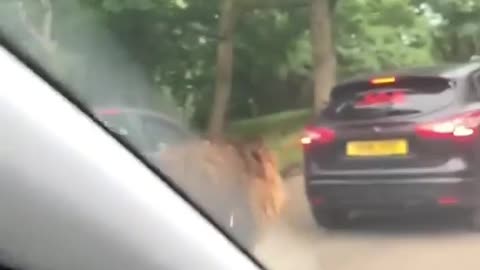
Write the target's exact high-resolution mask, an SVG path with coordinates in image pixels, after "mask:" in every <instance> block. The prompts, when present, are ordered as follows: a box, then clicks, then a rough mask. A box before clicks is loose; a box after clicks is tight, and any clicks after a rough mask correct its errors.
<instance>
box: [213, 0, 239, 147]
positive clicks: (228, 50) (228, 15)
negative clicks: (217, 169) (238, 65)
mask: <svg viewBox="0 0 480 270" xmlns="http://www.w3.org/2000/svg"><path fill="white" fill-rule="evenodd" d="M235 22H236V14H235V0H223V1H222V4H221V10H220V21H219V42H218V47H217V65H216V82H215V97H214V102H213V108H212V111H211V115H210V123H209V126H208V135H209V138H210V139H212V140H219V139H221V138H222V136H223V130H224V126H225V118H226V114H227V108H228V103H229V99H230V93H231V90H232V73H233V35H234V30H235Z"/></svg>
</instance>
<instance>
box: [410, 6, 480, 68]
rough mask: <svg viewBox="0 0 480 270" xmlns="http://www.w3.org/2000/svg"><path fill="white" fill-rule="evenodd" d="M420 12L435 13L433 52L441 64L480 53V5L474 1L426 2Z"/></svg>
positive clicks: (462, 59) (461, 59)
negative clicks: (441, 61) (442, 61)
mask: <svg viewBox="0 0 480 270" xmlns="http://www.w3.org/2000/svg"><path fill="white" fill-rule="evenodd" d="M419 6H420V7H421V11H422V12H423V13H424V14H426V15H430V14H435V15H436V17H437V20H435V21H434V22H435V23H434V31H433V33H434V34H433V38H434V41H435V42H434V44H435V47H434V49H435V53H436V55H437V57H438V58H439V59H441V60H444V61H466V60H468V59H469V58H470V57H471V56H472V55H474V54H478V53H480V24H479V18H480V2H479V1H473V0H438V1H437V0H435V1H433V0H429V1H424V3H423V2H422V4H419Z"/></svg>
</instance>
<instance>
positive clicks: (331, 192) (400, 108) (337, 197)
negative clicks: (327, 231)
mask: <svg viewBox="0 0 480 270" xmlns="http://www.w3.org/2000/svg"><path fill="white" fill-rule="evenodd" d="M479 124H480V62H471V63H466V64H459V65H448V66H441V67H432V68H423V69H412V70H402V71H397V72H388V73H382V74H374V75H369V76H360V77H357V78H354V79H351V80H349V81H346V82H344V83H340V84H339V85H337V86H336V87H335V88H334V89H333V91H332V93H331V99H330V102H329V104H328V105H327V107H326V108H325V110H324V111H323V112H322V114H321V115H320V116H319V117H318V119H317V120H316V122H315V123H314V124H313V125H311V126H309V127H307V128H306V134H305V136H304V137H303V138H302V144H303V147H304V163H305V164H304V170H305V180H306V194H307V198H308V201H309V204H310V206H311V209H312V212H313V215H314V217H315V219H316V220H317V222H318V223H319V224H320V225H322V226H325V227H327V228H329V227H337V226H342V225H345V223H346V222H347V221H348V220H349V217H350V216H351V214H352V212H357V213H358V212H362V211H369V212H378V213H381V212H384V211H386V212H390V213H398V212H400V211H407V212H410V211H412V212H414V211H419V212H421V211H425V212H431V211H437V210H439V211H440V212H443V211H444V210H460V211H455V212H459V213H463V214H467V215H466V216H467V217H468V221H469V224H471V225H473V227H474V228H476V229H478V228H479V227H480V136H479V135H480V130H479ZM445 212H447V211H445Z"/></svg>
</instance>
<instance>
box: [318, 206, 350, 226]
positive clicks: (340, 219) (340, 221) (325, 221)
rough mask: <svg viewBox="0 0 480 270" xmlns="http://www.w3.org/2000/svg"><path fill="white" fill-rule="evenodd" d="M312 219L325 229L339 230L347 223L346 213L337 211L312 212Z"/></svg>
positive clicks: (345, 211)
mask: <svg viewBox="0 0 480 270" xmlns="http://www.w3.org/2000/svg"><path fill="white" fill-rule="evenodd" d="M314 219H315V221H316V223H317V225H319V226H321V227H323V228H325V229H341V228H345V227H346V226H347V225H348V223H349V216H348V211H347V210H339V209H335V210H333V209H332V210H322V211H314Z"/></svg>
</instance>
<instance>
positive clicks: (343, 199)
mask: <svg viewBox="0 0 480 270" xmlns="http://www.w3.org/2000/svg"><path fill="white" fill-rule="evenodd" d="M478 190H479V189H478V181H474V180H473V179H470V178H456V177H436V178H408V179H374V180H369V179H356V180H350V179H349V180H338V179H307V180H306V194H307V198H308V200H309V203H310V205H311V206H312V207H313V208H318V209H321V208H329V209H333V208H340V209H351V210H387V209H402V210H422V209H432V208H453V207H456V208H472V207H474V206H476V205H478V202H479V196H478V195H477V194H480V193H479V192H478Z"/></svg>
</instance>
